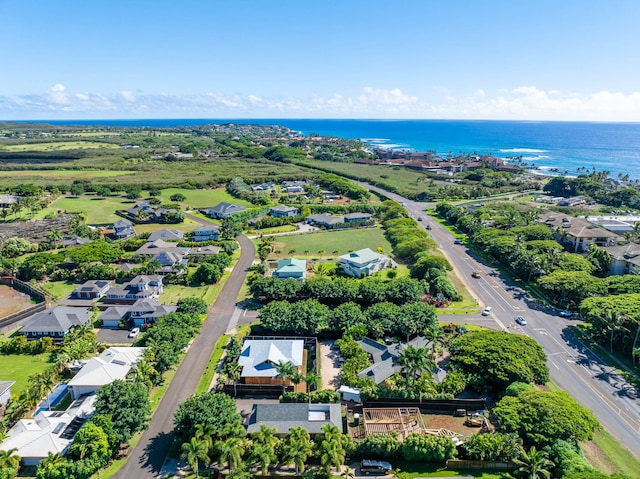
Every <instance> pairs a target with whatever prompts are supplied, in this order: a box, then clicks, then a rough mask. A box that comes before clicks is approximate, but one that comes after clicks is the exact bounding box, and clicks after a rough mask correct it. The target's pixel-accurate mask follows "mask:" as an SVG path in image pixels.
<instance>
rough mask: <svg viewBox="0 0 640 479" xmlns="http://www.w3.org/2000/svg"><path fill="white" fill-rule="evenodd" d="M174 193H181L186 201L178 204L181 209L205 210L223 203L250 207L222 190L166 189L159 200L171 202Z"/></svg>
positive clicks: (247, 203)
mask: <svg viewBox="0 0 640 479" xmlns="http://www.w3.org/2000/svg"><path fill="white" fill-rule="evenodd" d="M176 193H181V194H183V195H184V196H186V197H187V199H186V200H185V201H183V202H181V203H180V204H181V205H183V207H185V206H186V207H190V208H207V207H209V206H215V205H217V204H218V203H220V202H222V201H225V202H227V203H234V204H236V205H241V206H246V207H251V203H249V202H248V201H245V200H240V199H238V198H234V197H233V196H231V195H230V194H229V193H227V190H226V189H224V188H216V189H215V190H185V189H182V188H167V189H164V190H162V194H161V195H160V198H161V199H162V201H163V202H165V203H169V202H171V200H170V198H171V196H172V195H175V194H176Z"/></svg>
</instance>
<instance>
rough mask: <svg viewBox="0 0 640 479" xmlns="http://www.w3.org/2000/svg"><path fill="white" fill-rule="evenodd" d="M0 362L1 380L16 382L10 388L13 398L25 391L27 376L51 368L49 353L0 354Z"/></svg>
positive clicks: (27, 384)
mask: <svg viewBox="0 0 640 479" xmlns="http://www.w3.org/2000/svg"><path fill="white" fill-rule="evenodd" d="M0 361H2V380H3V381H15V382H16V383H15V384H14V385H13V386H11V394H12V395H14V396H17V395H19V394H20V393H21V392H22V391H24V390H25V389H27V387H28V386H29V381H28V378H29V376H31V375H32V374H34V373H39V372H42V371H44V370H45V369H47V368H48V367H49V366H51V363H50V362H49V353H42V354H36V355H33V356H31V355H28V354H0Z"/></svg>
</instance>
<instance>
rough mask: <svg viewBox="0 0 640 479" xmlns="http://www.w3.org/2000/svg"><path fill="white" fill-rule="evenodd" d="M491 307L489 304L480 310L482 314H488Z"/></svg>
mask: <svg viewBox="0 0 640 479" xmlns="http://www.w3.org/2000/svg"><path fill="white" fill-rule="evenodd" d="M492 309H493V308H492V307H491V306H487V307H486V308H484V309H483V310H482V316H489V314H491V310H492Z"/></svg>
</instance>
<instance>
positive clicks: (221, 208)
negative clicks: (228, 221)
mask: <svg viewBox="0 0 640 479" xmlns="http://www.w3.org/2000/svg"><path fill="white" fill-rule="evenodd" d="M244 210H246V208H245V207H244V206H240V205H235V204H232V203H226V202H224V201H223V202H222V203H218V204H217V205H216V206H212V207H211V208H207V216H209V217H210V218H218V219H224V218H228V217H229V216H231V215H233V214H235V213H240V212H241V211H244Z"/></svg>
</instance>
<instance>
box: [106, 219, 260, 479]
mask: <svg viewBox="0 0 640 479" xmlns="http://www.w3.org/2000/svg"><path fill="white" fill-rule="evenodd" d="M194 218H195V217H194ZM198 220H199V222H201V221H202V220H200V219H198ZM238 242H239V243H240V259H239V260H238V263H237V264H236V265H235V267H234V268H233V271H232V272H231V275H230V276H229V278H228V279H227V282H226V283H225V285H224V287H223V288H222V291H220V294H219V295H218V298H217V299H216V301H215V303H213V306H211V308H210V309H209V314H208V315H207V317H206V319H205V320H204V324H203V325H202V329H201V330H200V334H198V336H196V338H195V339H194V341H193V342H192V344H191V346H190V347H189V350H188V351H187V354H186V355H185V357H184V359H183V360H182V363H181V364H180V367H179V368H178V371H177V372H176V375H175V376H174V378H173V380H172V381H171V384H170V385H169V388H168V389H167V392H166V393H165V395H164V396H163V398H162V400H161V401H160V405H159V406H158V409H157V410H156V412H155V413H154V415H153V417H152V419H151V423H150V424H149V428H148V429H147V430H146V431H144V433H143V434H142V438H141V439H140V442H138V444H137V445H136V447H135V448H134V450H133V452H132V453H131V455H130V456H129V458H128V459H127V463H126V464H125V466H124V467H123V468H122V469H120V471H119V472H118V474H117V475H115V476H114V477H116V478H119V479H131V478H136V479H145V478H153V477H157V476H158V474H159V473H160V470H161V468H162V465H163V463H164V461H165V458H166V457H167V452H168V451H169V448H170V447H171V443H172V441H173V435H172V434H171V432H172V430H173V414H174V413H175V411H176V409H177V408H178V406H179V405H180V403H182V402H184V400H185V399H187V398H188V397H189V396H191V395H192V394H193V393H194V392H195V390H196V387H197V386H198V383H199V382H200V378H201V377H202V375H203V373H204V370H205V368H206V366H207V363H208V362H209V357H210V356H211V353H212V352H213V348H214V346H215V344H216V342H217V341H218V339H219V338H220V337H221V336H222V335H223V334H224V333H225V332H226V331H227V330H228V329H229V325H230V324H231V323H232V321H237V318H235V319H233V317H234V314H233V313H234V312H235V310H236V298H237V297H238V293H239V292H240V288H241V287H242V285H243V283H244V280H245V277H246V275H247V271H248V269H249V267H250V266H251V264H252V262H253V259H254V258H255V255H256V250H255V246H254V244H253V242H252V241H251V240H250V239H249V238H247V237H246V236H240V237H238Z"/></svg>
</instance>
